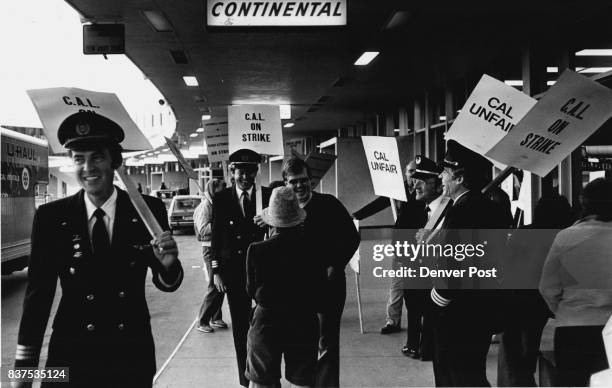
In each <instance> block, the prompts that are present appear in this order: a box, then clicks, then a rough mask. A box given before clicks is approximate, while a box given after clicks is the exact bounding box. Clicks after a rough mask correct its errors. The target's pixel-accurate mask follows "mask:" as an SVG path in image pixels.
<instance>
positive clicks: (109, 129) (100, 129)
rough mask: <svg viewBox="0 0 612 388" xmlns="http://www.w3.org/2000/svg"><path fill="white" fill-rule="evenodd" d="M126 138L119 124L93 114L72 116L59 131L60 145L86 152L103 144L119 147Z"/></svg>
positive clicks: (86, 113)
mask: <svg viewBox="0 0 612 388" xmlns="http://www.w3.org/2000/svg"><path fill="white" fill-rule="evenodd" d="M124 138H125V134H124V132H123V129H121V127H120V126H119V124H117V123H116V122H114V121H113V120H111V119H109V118H107V117H104V116H102V115H99V114H97V113H93V112H78V113H74V114H71V115H70V116H68V117H66V119H65V120H64V121H63V122H62V123H61V124H60V126H59V129H58V130H57V139H58V140H59V142H60V144H61V145H63V146H64V147H65V148H67V149H70V150H86V149H91V148H93V147H97V146H100V145H103V144H115V145H119V144H120V143H121V142H122V141H123V139H124Z"/></svg>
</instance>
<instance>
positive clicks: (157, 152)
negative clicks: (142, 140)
mask: <svg viewBox="0 0 612 388" xmlns="http://www.w3.org/2000/svg"><path fill="white" fill-rule="evenodd" d="M153 153H154V154H155V155H159V154H161V151H155V152H153Z"/></svg>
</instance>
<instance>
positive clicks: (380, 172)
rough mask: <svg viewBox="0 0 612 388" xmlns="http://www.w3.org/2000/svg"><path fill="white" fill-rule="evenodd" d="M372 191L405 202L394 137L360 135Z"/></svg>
mask: <svg viewBox="0 0 612 388" xmlns="http://www.w3.org/2000/svg"><path fill="white" fill-rule="evenodd" d="M361 140H362V141H363V149H364V150H365V154H366V159H367V161H368V169H369V170H370V176H371V177H372V185H373V186H374V193H375V194H376V195H379V196H382V197H389V198H393V199H397V200H400V201H404V202H406V190H405V189H404V178H403V175H402V166H401V164H400V159H399V152H398V150H397V141H396V140H395V137H385V136H362V137H361Z"/></svg>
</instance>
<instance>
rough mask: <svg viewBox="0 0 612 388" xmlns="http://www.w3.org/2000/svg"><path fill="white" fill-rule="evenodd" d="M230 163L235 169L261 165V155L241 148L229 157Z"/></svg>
mask: <svg viewBox="0 0 612 388" xmlns="http://www.w3.org/2000/svg"><path fill="white" fill-rule="evenodd" d="M229 162H230V164H231V165H234V166H235V167H240V165H241V164H249V165H257V164H259V163H261V155H259V154H258V153H257V152H255V151H253V150H249V149H246V148H241V149H239V150H237V151H234V152H232V154H231V155H230V156H229Z"/></svg>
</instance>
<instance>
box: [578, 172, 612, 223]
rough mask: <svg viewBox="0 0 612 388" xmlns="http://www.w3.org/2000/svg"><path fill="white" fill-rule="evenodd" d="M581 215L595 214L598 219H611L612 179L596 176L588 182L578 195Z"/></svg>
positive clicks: (606, 220)
mask: <svg viewBox="0 0 612 388" xmlns="http://www.w3.org/2000/svg"><path fill="white" fill-rule="evenodd" d="M580 204H581V205H582V214H581V216H582V217H587V216H596V219H597V220H599V221H604V222H609V221H612V179H609V178H597V179H595V180H594V181H592V182H589V183H588V184H587V185H586V186H585V187H584V189H583V190H582V194H581V195H580Z"/></svg>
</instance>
